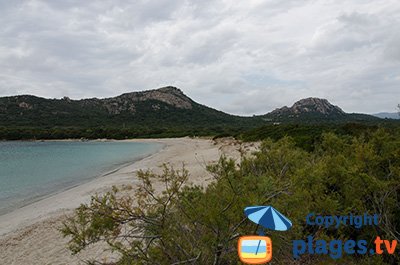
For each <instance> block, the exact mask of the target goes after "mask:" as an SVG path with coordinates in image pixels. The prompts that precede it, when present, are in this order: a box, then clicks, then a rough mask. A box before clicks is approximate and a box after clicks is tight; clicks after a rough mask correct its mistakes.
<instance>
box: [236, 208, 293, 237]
mask: <svg viewBox="0 0 400 265" xmlns="http://www.w3.org/2000/svg"><path fill="white" fill-rule="evenodd" d="M244 213H245V215H246V216H247V218H249V219H250V220H251V221H253V222H254V223H256V224H258V225H260V226H262V227H264V228H266V229H270V230H274V231H287V230H289V229H290V228H291V227H292V222H291V221H290V220H289V219H288V218H287V217H285V216H284V215H283V214H281V213H280V212H279V211H278V210H276V209H275V208H274V207H272V206H251V207H246V208H245V209H244Z"/></svg>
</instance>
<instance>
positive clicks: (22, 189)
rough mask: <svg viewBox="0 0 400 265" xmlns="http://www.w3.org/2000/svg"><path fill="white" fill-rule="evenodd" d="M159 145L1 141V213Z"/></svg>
mask: <svg viewBox="0 0 400 265" xmlns="http://www.w3.org/2000/svg"><path fill="white" fill-rule="evenodd" d="M161 148H162V145H161V144H157V143H133V142H94V141H93V142H77V141H76V142H74V141H70V142H0V214H4V213H6V212H9V211H12V210H13V209H15V208H18V207H21V206H23V205H26V204H29V203H31V202H32V201H35V200H38V199H40V198H42V197H45V196H46V195H49V194H52V193H56V192H58V191H61V190H65V189H68V188H71V187H73V186H76V185H78V184H80V183H83V182H87V181H89V180H90V179H93V178H95V177H97V176H100V175H103V174H106V173H107V172H110V171H112V170H115V169H117V168H119V167H121V166H122V165H124V164H127V163H129V162H133V161H135V160H138V159H140V158H142V157H145V156H148V155H150V154H152V153H154V152H156V151H158V150H160V149H161Z"/></svg>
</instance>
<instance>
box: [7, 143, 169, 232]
mask: <svg viewBox="0 0 400 265" xmlns="http://www.w3.org/2000/svg"><path fill="white" fill-rule="evenodd" d="M148 140H149V139H132V140H121V141H125V142H140V143H147V142H149V143H159V144H161V145H162V147H161V148H160V149H159V150H157V151H155V152H152V153H151V154H149V155H144V156H141V157H139V158H137V159H135V160H134V161H130V162H125V163H122V164H121V165H118V166H117V167H116V168H114V169H112V170H107V171H106V172H104V173H101V174H100V175H97V176H94V177H93V178H90V179H86V181H83V182H81V183H76V184H74V185H72V186H69V187H65V188H63V189H60V190H57V191H55V192H52V193H49V194H46V195H43V196H39V197H36V198H33V199H32V200H30V201H29V202H27V203H24V204H23V205H20V206H18V207H16V208H14V209H12V210H11V211H7V212H5V213H2V214H0V239H1V238H3V237H6V236H7V235H8V234H10V233H12V232H14V231H16V230H18V229H21V228H24V227H27V226H29V225H31V224H32V223H34V222H36V221H39V220H40V219H38V220H37V218H40V217H41V216H33V219H32V220H31V221H30V222H28V221H27V220H25V218H24V220H25V222H23V223H21V224H19V225H15V224H14V222H11V220H12V219H19V218H20V217H22V216H25V215H31V214H30V213H29V214H28V212H30V210H31V209H32V208H34V209H37V208H43V207H42V206H43V204H44V203H47V201H50V200H59V198H58V197H63V198H64V197H68V193H70V192H71V193H73V192H74V191H75V190H79V189H84V188H89V186H90V185H91V184H94V185H96V184H97V185H99V184H100V183H98V182H102V179H103V178H106V177H109V176H110V177H113V175H116V176H118V172H119V171H122V170H124V169H127V168H129V167H134V166H135V164H137V163H138V162H140V161H142V160H145V159H151V157H152V156H154V155H156V154H157V153H159V152H162V151H163V150H164V149H165V148H167V144H165V143H164V142H163V141H162V140H159V139H157V140H156V141H152V140H151V139H150V141H148ZM49 141H54V140H49ZM55 141H58V140H55ZM61 141H70V140H61ZM77 141H79V140H77ZM95 141H97V140H95ZM98 141H102V140H98ZM112 141H120V140H112ZM114 177H115V176H114ZM93 194H94V193H93ZM93 194H92V195H93ZM84 199H85V198H84ZM87 201H88V200H84V201H83V202H87ZM61 204H62V203H61ZM79 205H80V204H78V205H76V204H75V206H73V205H72V202H71V204H68V203H67V202H65V203H64V205H63V206H65V207H62V208H59V209H53V208H52V209H51V210H53V211H52V212H53V213H54V212H57V211H59V210H63V209H64V208H65V209H67V208H68V209H70V210H71V209H74V208H76V207H78V206H79ZM54 208H56V207H54ZM51 210H50V209H49V210H48V211H46V212H43V213H42V214H41V215H45V214H52V212H50V211H51ZM40 212H42V211H40ZM31 217H32V216H31Z"/></svg>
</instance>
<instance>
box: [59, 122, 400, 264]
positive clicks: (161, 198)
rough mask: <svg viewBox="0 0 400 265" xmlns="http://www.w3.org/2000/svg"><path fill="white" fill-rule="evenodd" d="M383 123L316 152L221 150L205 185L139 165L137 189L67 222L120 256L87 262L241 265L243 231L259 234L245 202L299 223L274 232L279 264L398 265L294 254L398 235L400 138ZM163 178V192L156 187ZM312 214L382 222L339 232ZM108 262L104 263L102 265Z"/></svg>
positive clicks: (180, 173) (74, 237) (83, 209)
mask: <svg viewBox="0 0 400 265" xmlns="http://www.w3.org/2000/svg"><path fill="white" fill-rule="evenodd" d="M399 136H400V135H399V131H398V130H397V131H395V133H388V132H386V131H385V130H383V129H377V130H374V131H371V133H361V134H360V135H359V136H348V135H347V136H346V135H345V136H343V135H340V134H334V133H331V132H329V133H321V136H320V141H318V142H316V143H315V144H314V147H313V148H312V150H310V149H308V148H306V149H303V148H300V147H299V145H298V144H297V143H296V142H295V140H293V138H291V137H283V138H280V139H278V140H271V139H267V140H265V141H264V142H263V143H262V145H261V147H260V149H259V150H258V151H257V152H256V153H255V154H254V155H253V156H243V157H242V159H241V161H240V162H239V163H236V162H235V161H232V160H230V159H227V158H225V157H221V159H220V160H219V162H218V163H216V164H214V165H210V166H209V167H208V170H209V171H210V172H211V173H212V175H213V176H214V181H213V182H212V183H211V184H210V185H208V186H207V187H206V188H202V187H199V186H191V185H187V183H186V181H187V178H188V174H189V172H187V171H186V170H185V169H184V168H183V169H181V170H176V169H173V168H169V167H165V168H164V173H163V174H161V175H155V174H153V173H152V172H149V171H142V172H139V174H138V178H139V180H140V185H139V186H138V188H137V190H136V192H135V195H134V196H129V195H128V194H126V193H124V192H121V191H118V189H117V188H114V189H113V191H112V192H109V193H107V194H105V195H96V196H94V197H93V198H92V200H91V202H90V203H89V204H83V205H81V206H80V207H79V208H78V209H77V210H76V212H75V215H74V216H73V217H71V218H69V219H68V220H67V221H66V222H65V223H64V227H63V229H62V232H63V234H64V236H66V237H68V238H69V239H70V242H69V248H70V249H71V251H72V252H73V253H78V252H80V251H82V250H83V249H85V248H87V247H88V246H90V245H92V244H96V243H99V242H105V243H106V244H107V246H108V248H109V249H111V250H112V251H114V252H115V253H117V254H118V256H119V260H118V261H117V262H115V263H107V262H103V261H88V263H89V264H118V265H127V264H135V265H136V264H239V261H238V257H237V254H236V244H237V238H238V237H239V236H241V235H253V234H256V231H257V226H256V225H255V224H253V223H251V222H250V221H248V220H247V219H246V218H245V216H244V214H243V209H244V207H246V206H250V205H273V206H274V207H276V208H277V209H279V210H280V211H281V212H282V213H283V214H285V215H286V216H288V217H289V218H290V219H291V220H292V222H293V223H294V226H293V228H292V229H291V230H289V231H288V232H272V231H268V235H269V236H271V237H272V240H273V244H274V247H273V252H274V253H273V255H274V258H273V264H371V265H372V264H399V262H400V259H399V256H398V255H397V256H396V255H393V256H392V255H382V256H379V255H375V256H368V255H366V256H357V255H355V256H348V255H347V256H344V257H343V259H340V260H339V261H334V260H332V259H330V257H329V256H328V255H313V256H302V257H301V258H300V259H299V260H294V259H293V257H292V254H291V253H292V249H291V248H292V240H296V239H305V238H306V237H307V236H309V235H312V236H313V237H314V238H315V239H326V240H328V241H329V240H332V239H342V240H345V239H354V240H358V239H365V240H367V241H368V242H369V246H368V247H372V244H373V243H372V241H373V240H372V239H374V237H376V236H377V235H379V236H381V237H384V238H386V239H390V240H394V239H397V240H400V233H399V231H400V207H399V195H400V140H399V139H400V137H399ZM155 182H161V183H163V184H164V186H165V190H164V191H163V192H159V191H157V190H156V189H155V187H154V186H153V184H154V183H155ZM309 212H315V213H316V214H321V215H348V214H349V213H353V214H363V213H369V214H375V213H377V214H379V215H380V216H381V218H380V221H381V223H380V225H379V226H377V227H375V226H368V227H364V228H362V229H355V228H354V227H349V226H342V227H341V228H340V229H339V230H335V229H325V228H322V227H318V226H313V227H311V226H306V225H305V217H306V215H307V214H308V213H309ZM102 262H103V263H102Z"/></svg>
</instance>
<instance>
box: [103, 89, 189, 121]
mask: <svg viewBox="0 0 400 265" xmlns="http://www.w3.org/2000/svg"><path fill="white" fill-rule="evenodd" d="M148 100H155V101H160V102H163V103H166V104H168V105H171V106H173V107H176V108H179V109H192V107H193V106H192V103H193V102H192V100H191V99H190V98H188V97H187V96H186V95H185V94H184V93H183V92H182V91H181V90H180V89H179V88H176V87H172V86H167V87H162V88H158V89H153V90H147V91H142V92H131V93H125V94H122V95H120V96H118V97H115V98H108V99H104V100H103V102H104V105H105V107H106V108H107V110H108V111H109V113H111V114H119V113H121V112H124V111H128V112H131V113H135V110H136V106H135V105H136V103H137V102H143V101H148ZM152 107H153V109H154V110H156V111H157V110H159V109H160V106H158V105H157V104H153V105H152Z"/></svg>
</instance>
